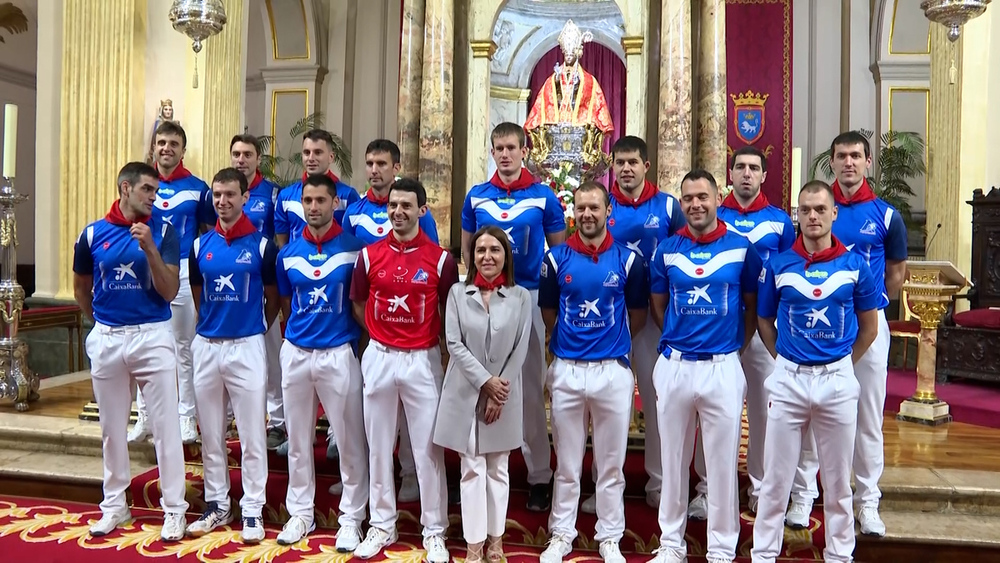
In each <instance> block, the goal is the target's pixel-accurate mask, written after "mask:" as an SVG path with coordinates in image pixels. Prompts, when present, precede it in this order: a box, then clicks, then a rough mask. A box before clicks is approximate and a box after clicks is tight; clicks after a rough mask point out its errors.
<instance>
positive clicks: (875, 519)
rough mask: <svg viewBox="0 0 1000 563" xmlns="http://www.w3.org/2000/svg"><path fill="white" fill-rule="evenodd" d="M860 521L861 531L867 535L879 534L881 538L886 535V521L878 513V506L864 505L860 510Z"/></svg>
mask: <svg viewBox="0 0 1000 563" xmlns="http://www.w3.org/2000/svg"><path fill="white" fill-rule="evenodd" d="M858 522H859V523H860V524H861V533H862V534H864V535H866V536H878V537H880V538H881V537H882V536H884V535H885V522H883V521H882V517H881V516H879V515H878V507H877V506H864V507H862V508H861V511H860V512H858Z"/></svg>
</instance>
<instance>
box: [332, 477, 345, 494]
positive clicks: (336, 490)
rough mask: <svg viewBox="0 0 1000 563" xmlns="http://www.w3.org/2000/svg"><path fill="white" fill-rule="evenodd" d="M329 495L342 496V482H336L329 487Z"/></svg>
mask: <svg viewBox="0 0 1000 563" xmlns="http://www.w3.org/2000/svg"><path fill="white" fill-rule="evenodd" d="M330 494H331V495H337V496H338V497H339V496H340V495H342V494H344V482H343V481H337V482H336V483H334V484H332V485H330Z"/></svg>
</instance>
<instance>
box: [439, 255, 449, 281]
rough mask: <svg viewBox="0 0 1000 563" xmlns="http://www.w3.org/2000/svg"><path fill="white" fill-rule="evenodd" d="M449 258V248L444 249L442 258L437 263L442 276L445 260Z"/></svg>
mask: <svg viewBox="0 0 1000 563" xmlns="http://www.w3.org/2000/svg"><path fill="white" fill-rule="evenodd" d="M447 258H448V251H447V250H442V251H441V258H438V264H437V271H438V276H440V275H441V272H443V271H444V261H445V260H446V259H447Z"/></svg>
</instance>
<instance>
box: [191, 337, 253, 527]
mask: <svg viewBox="0 0 1000 563" xmlns="http://www.w3.org/2000/svg"><path fill="white" fill-rule="evenodd" d="M191 351H192V352H194V365H195V370H194V387H195V392H196V394H197V395H196V396H197V405H198V425H199V426H200V427H201V459H202V463H203V464H204V466H205V502H217V503H219V508H220V509H222V510H228V509H229V464H228V463H227V458H228V456H227V451H226V404H225V403H224V402H223V396H224V395H223V392H224V391H225V393H228V394H229V399H230V401H232V405H233V413H234V414H235V415H236V430H237V431H238V432H239V434H240V449H241V450H242V453H243V457H242V460H241V462H240V469H241V473H242V477H243V498H242V499H241V500H240V511H241V512H242V514H243V517H244V518H246V517H254V516H260V515H261V510H262V509H263V508H264V486H265V485H266V484H267V430H266V426H265V413H266V411H265V408H266V403H267V399H266V390H265V382H264V379H265V376H264V374H263V373H261V369H260V368H261V366H263V365H264V361H265V360H264V335H263V334H257V335H254V336H248V337H246V338H237V339H217V340H216V339H211V340H209V339H206V338H204V337H202V336H201V335H198V336H195V337H194V341H193V342H192V343H191Z"/></svg>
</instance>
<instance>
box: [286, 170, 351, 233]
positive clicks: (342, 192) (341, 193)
mask: <svg viewBox="0 0 1000 563" xmlns="http://www.w3.org/2000/svg"><path fill="white" fill-rule="evenodd" d="M327 175H328V176H331V177H332V178H333V179H334V181H335V182H336V183H337V197H339V198H340V205H339V206H337V209H334V210H333V220H334V221H336V222H337V224H338V225H343V224H344V212H345V211H347V207H348V206H349V205H350V204H352V203H354V202H355V201H358V200H359V199H361V196H359V195H358V192H357V190H355V189H354V188H352V187H351V186H348V185H347V184H345V183H343V182H341V181H340V180H339V179H338V178H337V177H336V176H333V175H332V174H329V173H327ZM304 181H305V178H303V179H302V180H299V181H298V182H295V183H294V184H292V185H290V186H288V187H286V188H284V189H283V190H281V191H280V192H278V198H277V201H275V203H274V234H276V235H288V240H289V242H291V241H293V240H295V239H297V238H299V237H300V236H302V229H305V228H306V214H305V211H303V209H302V182H304Z"/></svg>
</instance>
